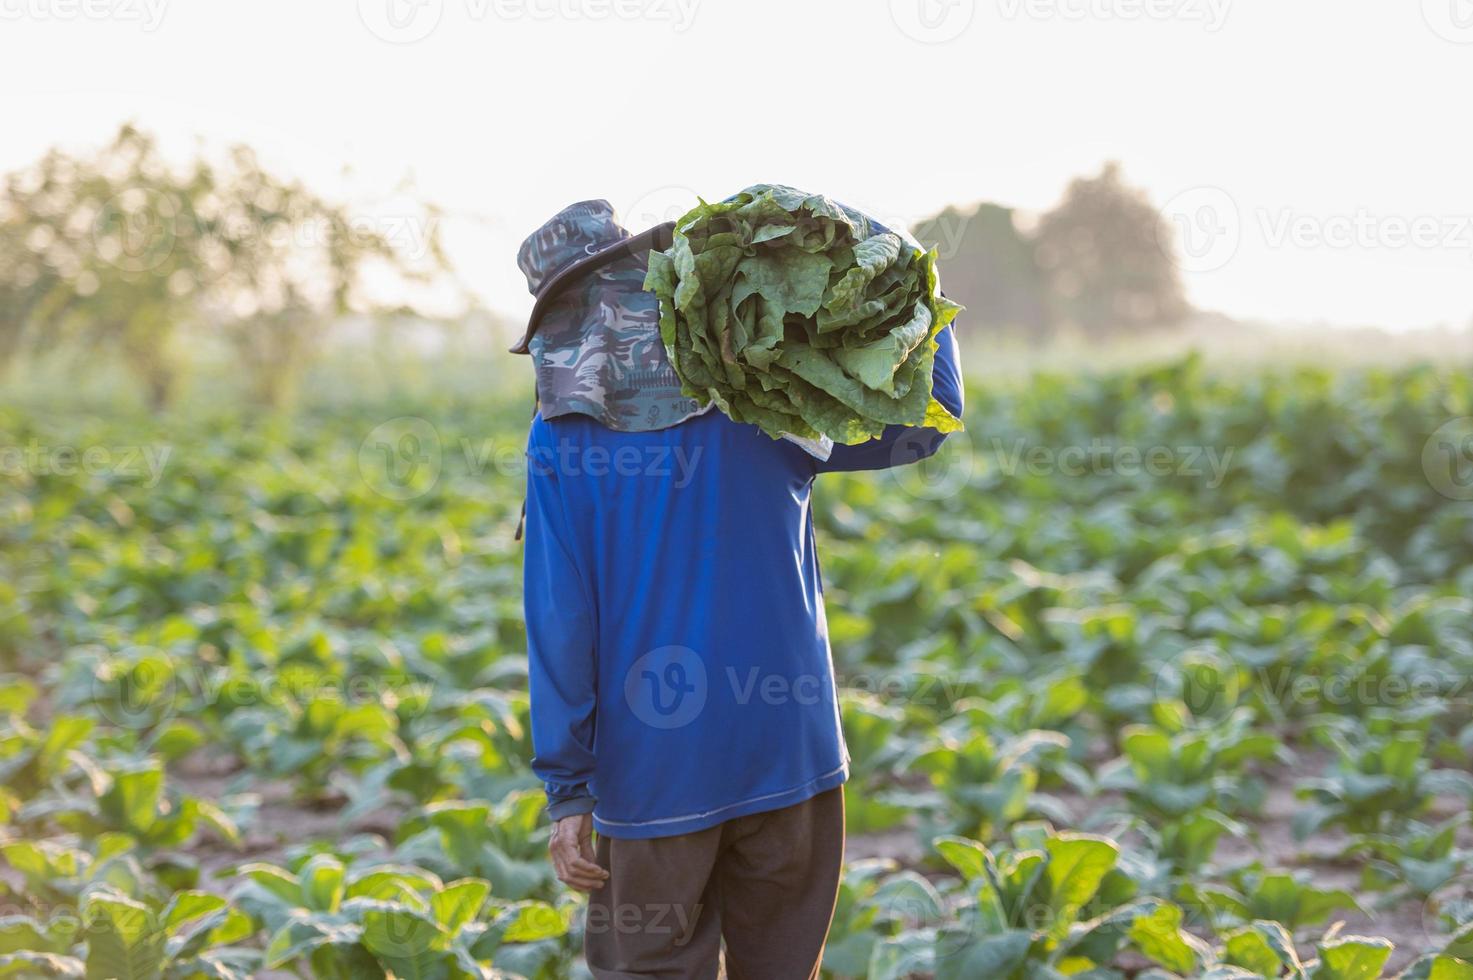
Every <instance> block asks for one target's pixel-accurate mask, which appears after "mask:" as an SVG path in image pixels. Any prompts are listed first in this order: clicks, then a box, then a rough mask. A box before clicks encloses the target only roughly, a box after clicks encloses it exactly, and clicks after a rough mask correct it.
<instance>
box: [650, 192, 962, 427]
mask: <svg viewBox="0 0 1473 980" xmlns="http://www.w3.org/2000/svg"><path fill="white" fill-rule="evenodd" d="M644 285H645V288H646V289H648V290H650V291H652V292H653V293H654V294H655V295H656V296H657V297H658V298H659V302H660V335H661V338H662V339H663V341H664V343H665V348H666V353H667V354H668V356H669V359H670V363H671V366H672V367H673V368H674V369H675V373H676V374H677V375H678V376H679V377H680V379H681V382H682V385H683V386H684V389H685V391H686V393H687V394H689V395H691V396H692V397H694V398H696V399H697V400H699V401H700V402H702V403H710V402H713V401H714V402H715V403H716V404H717V405H718V406H719V407H720V408H721V410H722V411H723V412H725V413H726V414H727V415H729V416H730V417H731V418H733V419H735V420H736V421H739V422H751V423H753V424H756V425H758V426H759V427H761V428H762V429H763V430H764V431H765V432H767V433H768V434H769V435H772V436H774V437H775V436H777V435H779V434H781V433H785V432H786V433H790V434H793V435H797V436H803V437H806V438H813V437H815V436H817V435H819V434H822V435H826V436H829V437H831V438H833V439H834V440H835V441H837V442H842V443H849V444H853V443H858V442H863V441H865V440H867V439H871V438H873V437H875V436H877V435H879V434H880V433H881V432H883V431H884V427H885V426H886V425H887V424H901V425H927V426H931V427H933V428H936V429H939V430H940V431H944V432H950V431H956V430H958V429H960V428H961V421H960V420H959V419H956V418H953V417H952V416H951V415H950V413H949V412H947V410H946V409H945V407H944V406H942V405H941V404H940V403H939V402H937V401H936V399H935V398H933V397H931V368H932V364H933V361H934V357H935V351H936V343H935V340H934V338H935V336H936V334H937V333H938V332H939V331H940V330H941V329H942V328H943V327H945V326H946V324H947V323H949V322H950V321H951V320H952V319H953V318H954V317H955V316H956V312H957V310H958V309H959V307H957V305H956V304H955V303H951V302H949V301H948V300H946V299H945V298H944V297H942V296H941V295H940V286H939V284H938V281H937V274H936V255H935V253H934V252H925V251H922V250H921V248H920V247H919V246H918V245H917V244H916V243H915V241H914V240H913V239H911V238H909V237H908V236H907V235H903V234H898V233H895V232H888V231H883V230H881V229H879V228H878V227H876V226H875V225H874V224H873V223H872V222H871V221H870V220H869V219H867V218H865V217H864V216H863V215H861V214H859V213H858V212H855V211H851V210H849V209H846V208H844V207H842V206H841V205H838V204H836V203H834V202H833V201H830V200H828V199H827V198H824V197H822V196H820V195H812V194H807V193H804V192H802V191H798V190H795V189H793V188H791V187H784V186H782V185H769V184H759V185H755V186H753V187H749V188H747V189H746V190H745V191H743V192H742V193H740V194H738V195H736V196H735V197H734V198H732V199H731V200H729V201H724V202H721V203H719V204H706V203H704V202H702V203H701V204H700V205H698V206H697V207H696V208H694V209H693V210H691V211H690V212H688V213H687V214H685V215H683V216H682V217H681V218H680V219H679V220H677V221H676V223H675V233H674V236H673V241H672V242H671V245H670V247H669V248H668V249H666V250H665V251H663V252H658V251H656V252H651V253H650V258H649V271H648V273H647V275H646V277H645V283H644Z"/></svg>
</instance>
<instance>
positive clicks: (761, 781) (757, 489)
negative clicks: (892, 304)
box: [524, 327, 962, 838]
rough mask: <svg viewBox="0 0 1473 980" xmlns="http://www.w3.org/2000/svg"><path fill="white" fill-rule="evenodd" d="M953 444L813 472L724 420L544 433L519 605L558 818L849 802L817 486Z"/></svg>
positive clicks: (892, 438) (678, 829)
mask: <svg viewBox="0 0 1473 980" xmlns="http://www.w3.org/2000/svg"><path fill="white" fill-rule="evenodd" d="M937 342H938V346H939V349H938V351H937V356H936V362H935V368H934V371H933V378H934V392H935V395H936V398H937V399H938V400H939V401H940V402H941V403H942V404H943V405H945V406H946V407H947V408H948V409H950V410H951V411H952V412H953V413H955V414H957V415H958V416H960V414H961V411H962V383H961V374H960V371H959V368H958V358H957V347H956V338H955V335H954V333H953V331H952V328H951V327H947V328H946V329H945V330H943V331H942V332H941V333H940V334H938V335H937ZM944 438H945V437H944V436H943V435H942V434H940V433H938V432H935V431H934V430H931V429H917V428H908V427H904V426H891V427H889V428H888V429H886V431H885V433H884V435H883V436H882V437H880V438H879V439H875V440H872V441H870V442H867V443H863V444H860V445H857V446H835V447H834V451H833V454H832V455H831V456H830V457H829V459H828V460H827V461H825V462H820V461H819V460H817V459H815V458H814V457H813V456H810V455H809V454H808V453H806V452H804V451H803V450H802V449H800V448H799V447H797V446H796V445H794V444H793V443H791V442H788V441H786V440H774V439H772V438H770V437H768V436H766V435H764V434H763V433H762V432H761V431H760V430H759V429H757V427H756V426H753V425H747V424H741V423H737V422H733V421H731V420H730V419H728V418H727V417H726V416H724V415H722V414H721V413H720V412H717V411H711V412H707V413H705V414H703V415H700V416H697V417H695V418H692V419H689V420H687V421H685V422H683V423H681V424H679V425H676V426H673V427H671V428H668V429H661V430H658V431H654V432H617V431H614V430H612V429H609V428H607V427H605V426H603V425H601V424H600V423H599V422H597V421H595V420H593V419H592V418H589V417H586V416H581V415H568V416H562V417H560V418H557V419H553V420H551V421H549V420H546V419H543V418H542V417H541V416H540V415H538V416H536V417H535V418H534V419H533V420H532V427H531V433H530V436H529V438H528V442H527V459H528V466H527V471H528V475H527V525H526V552H525V559H524V561H525V564H524V587H525V600H524V601H525V610H526V622H527V640H528V660H529V678H530V686H531V698H532V743H533V752H534V759H533V764H532V765H533V769H534V770H535V772H536V773H537V775H538V777H539V778H541V779H542V780H544V781H545V783H546V790H547V796H548V800H549V804H550V805H549V807H548V812H549V814H550V815H551V816H552V817H553V818H554V819H558V818H561V817H564V816H568V815H572V814H578V813H588V812H592V814H593V823H594V827H595V829H597V830H598V832H599V833H600V834H605V835H607V836H609V837H615V838H648V837H666V836H672V835H675V834H684V833H690V832H693V831H697V830H702V829H704V828H706V827H710V826H714V825H716V824H718V823H721V822H723V821H725V820H730V819H733V818H735V817H739V816H742V815H745V814H749V813H759V812H762V811H766V810H775V809H778V808H780V807H785V806H790V805H792V804H796V803H800V802H802V801H803V800H805V799H808V798H809V797H811V796H814V795H816V794H818V793H821V792H823V791H825V790H828V789H831V788H833V787H835V786H838V785H839V784H840V783H842V782H843V781H844V780H845V779H846V778H847V776H848V752H847V750H846V749H845V746H844V737H843V732H842V729H841V728H840V719H839V707H838V701H837V698H836V692H835V684H834V669H833V661H832V658H831V656H830V651H829V640H828V627H827V624H826V622H825V618H824V606H823V584H822V582H821V581H820V577H819V569H818V554H817V549H816V547H815V540H814V532H813V513H812V493H813V484H814V480H815V478H816V477H817V476H818V474H820V473H823V472H826V471H835V470H874V469H882V468H885V467H889V466H894V465H899V464H903V463H909V462H914V461H916V460H919V459H922V458H924V457H926V456H929V455H931V454H932V453H934V452H935V451H936V450H937V449H938V448H939V447H940V445H941V442H942V440H943V439H944Z"/></svg>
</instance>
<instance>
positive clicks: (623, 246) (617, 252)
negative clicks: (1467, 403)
mask: <svg viewBox="0 0 1473 980" xmlns="http://www.w3.org/2000/svg"><path fill="white" fill-rule="evenodd" d="M674 230H675V222H673V221H667V222H665V223H664V224H661V225H655V226H654V227H653V228H648V229H646V230H644V231H642V232H640V233H639V234H637V235H631V236H630V237H628V238H621V239H620V240H619V241H617V242H612V243H610V244H609V245H606V246H604V247H603V248H601V249H599V250H598V251H596V252H593V253H591V254H589V255H587V256H585V257H583V258H580V259H579V260H578V261H576V262H573V263H571V264H569V265H567V266H564V267H563V268H562V269H560V270H558V272H557V273H556V274H555V275H554V276H553V277H552V278H551V279H549V280H547V282H545V283H543V284H542V288H541V289H539V290H538V291H537V301H536V303H534V304H533V305H532V314H531V315H530V316H529V317H527V329H526V330H525V331H524V332H523V333H522V339H521V340H519V341H517V342H516V344H514V345H513V346H512V347H510V348H509V350H510V351H511V352H512V353H513V354H527V353H530V349H529V348H528V346H527V345H528V343H529V342H530V341H531V340H532V335H533V334H535V333H536V332H537V325H538V323H539V322H540V321H541V319H542V314H544V313H546V312H547V308H548V307H549V306H551V305H552V301H553V299H554V298H556V296H557V294H558V292H559V291H560V290H561V289H562V287H564V286H566V285H567V284H568V283H570V282H572V281H573V280H574V279H576V278H578V276H580V275H581V274H583V273H585V272H587V271H589V270H590V269H593V268H596V267H598V266H602V265H605V264H607V263H609V262H612V261H614V260H615V259H618V258H621V257H623V256H625V255H633V254H635V253H636V252H648V251H651V250H663V249H667V248H669V247H670V243H671V241H672V240H673V238H674Z"/></svg>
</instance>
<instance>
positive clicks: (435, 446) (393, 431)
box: [358, 415, 442, 500]
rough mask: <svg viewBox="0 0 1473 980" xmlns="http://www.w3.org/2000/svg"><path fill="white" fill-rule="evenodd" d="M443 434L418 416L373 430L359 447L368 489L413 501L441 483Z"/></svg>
mask: <svg viewBox="0 0 1473 980" xmlns="http://www.w3.org/2000/svg"><path fill="white" fill-rule="evenodd" d="M441 456H442V452H441V448H440V433H439V432H438V431H436V429H435V427H434V426H433V425H431V424H430V423H429V422H428V421H427V420H425V419H422V418H420V417H419V416H417V415H401V416H399V417H398V418H393V419H389V420H388V421H387V422H381V423H379V424H378V425H376V426H374V427H373V431H371V432H369V433H368V435H367V436H366V437H364V439H363V442H362V443H361V444H360V445H359V446H358V474H359V475H360V476H361V477H363V482H364V483H366V484H368V486H369V489H371V490H372V491H373V492H374V493H376V494H378V495H379V496H381V497H387V498H389V499H390V500H413V499H414V498H415V497H418V496H421V495H423V494H426V493H429V492H430V491H431V490H433V489H434V488H435V484H436V483H437V482H438V481H439V479H440V462H441Z"/></svg>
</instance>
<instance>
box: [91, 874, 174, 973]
mask: <svg viewBox="0 0 1473 980" xmlns="http://www.w3.org/2000/svg"><path fill="white" fill-rule="evenodd" d="M85 911H86V914H87V917H88V924H89V929H88V933H87V980H159V977H160V976H161V975H162V974H161V971H162V970H163V965H164V940H165V934H164V930H163V929H161V928H160V927H159V924H158V921H157V920H156V919H155V917H154V915H153V913H152V912H150V911H149V910H148V906H146V905H144V904H143V903H142V902H135V901H134V900H132V899H130V898H124V897H123V896H121V895H116V894H101V893H98V894H94V895H93V896H91V897H90V898H89V899H88V900H87V903H86V906H85Z"/></svg>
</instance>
